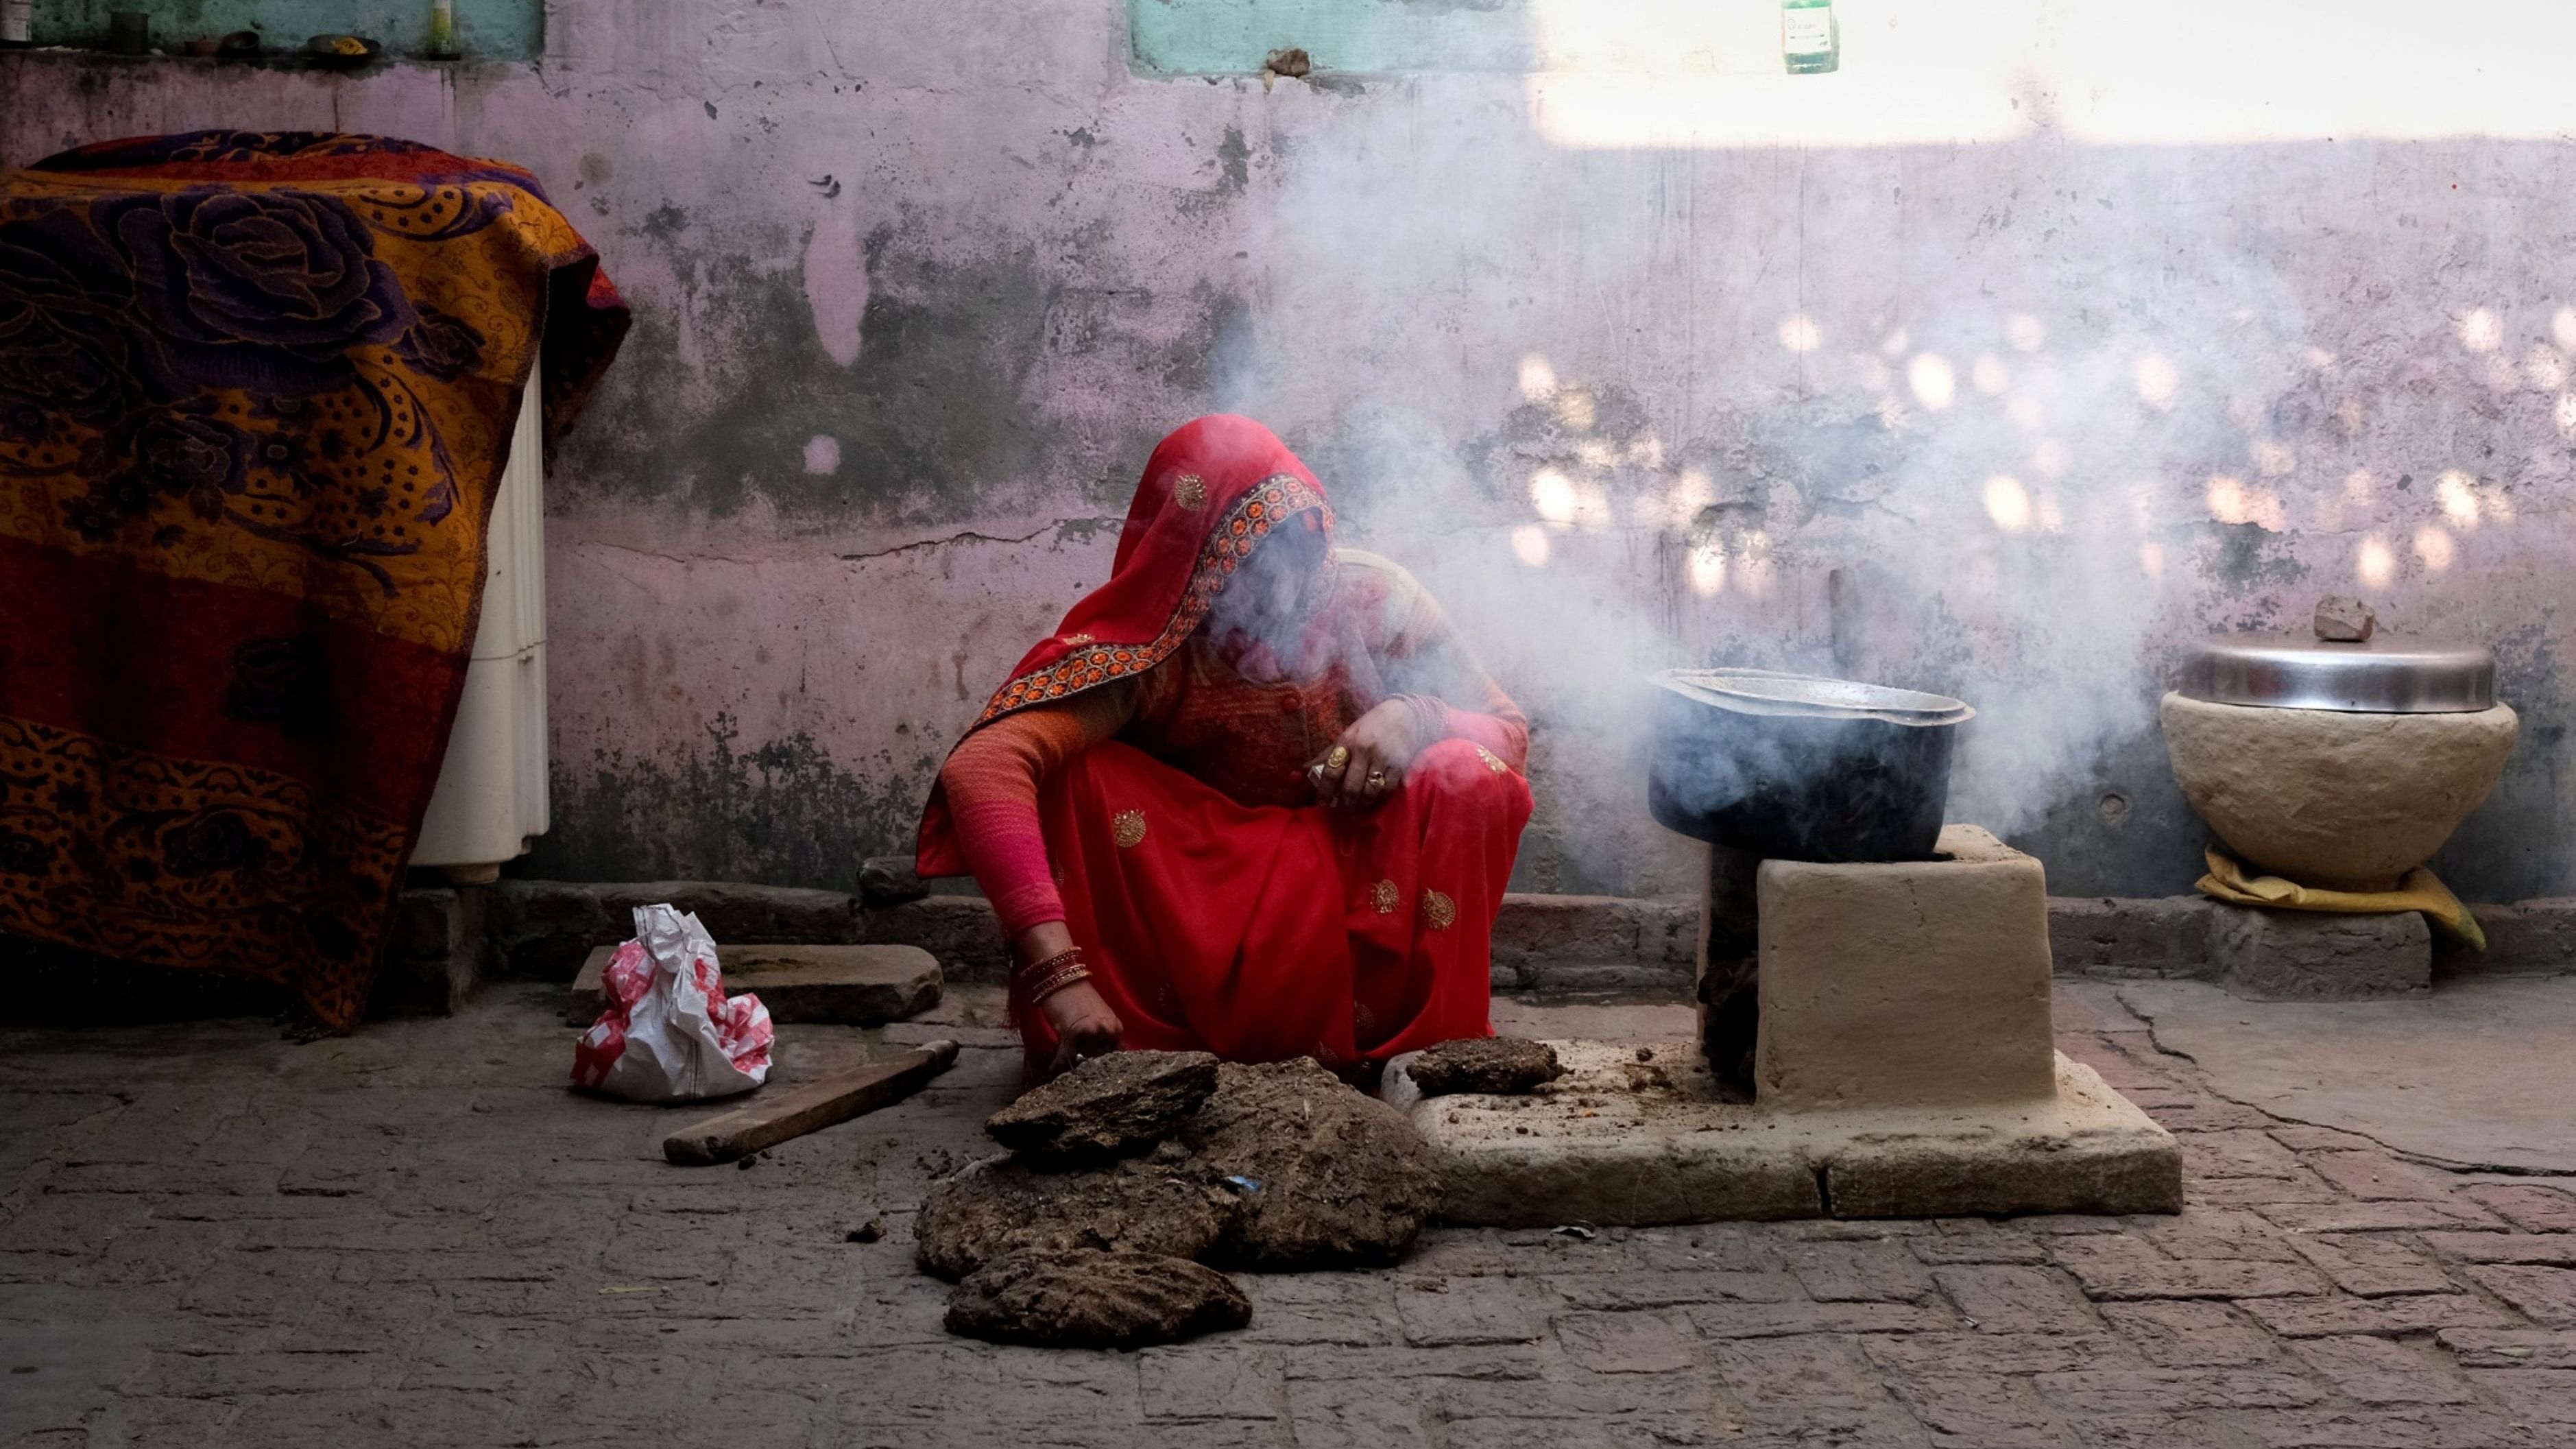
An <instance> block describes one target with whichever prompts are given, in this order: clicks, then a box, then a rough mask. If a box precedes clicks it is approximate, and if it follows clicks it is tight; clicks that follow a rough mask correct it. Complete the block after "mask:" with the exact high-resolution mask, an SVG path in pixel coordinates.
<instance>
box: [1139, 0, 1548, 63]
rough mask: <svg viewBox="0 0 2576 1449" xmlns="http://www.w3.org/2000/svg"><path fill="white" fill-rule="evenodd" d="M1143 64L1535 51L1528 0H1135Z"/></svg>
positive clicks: (1421, 58)
mask: <svg viewBox="0 0 2576 1449" xmlns="http://www.w3.org/2000/svg"><path fill="white" fill-rule="evenodd" d="M1127 20H1128V32H1127V33H1128V40H1129V44H1130V46H1131V48H1132V49H1133V51H1134V54H1135V63H1136V68H1137V69H1138V70H1141V71H1146V72H1149V73H1154V74H1161V75H1248V74H1250V73H1252V72H1254V71H1257V70H1259V69H1261V63H1262V61H1263V60H1264V59H1266V58H1267V57H1268V56H1269V54H1270V52H1272V51H1274V50H1286V49H1289V48H1292V47H1293V48H1296V49H1301V50H1303V51H1305V52H1306V53H1307V55H1309V56H1310V57H1312V58H1313V60H1314V64H1315V68H1316V69H1318V70H1342V71H1360V72H1380V73H1383V72H1389V71H1427V70H1448V71H1521V70H1527V69H1529V68H1530V67H1531V64H1532V62H1533V60H1534V58H1535V55H1536V49H1537V47H1536V46H1535V45H1534V44H1533V29H1534V26H1533V16H1532V14H1531V6H1530V3H1529V0H1128V5H1127Z"/></svg>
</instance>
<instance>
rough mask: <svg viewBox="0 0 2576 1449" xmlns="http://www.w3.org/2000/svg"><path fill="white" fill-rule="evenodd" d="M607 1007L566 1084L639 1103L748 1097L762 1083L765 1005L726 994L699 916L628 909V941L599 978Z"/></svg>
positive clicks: (765, 1074) (584, 1037)
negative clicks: (631, 922) (631, 925)
mask: <svg viewBox="0 0 2576 1449" xmlns="http://www.w3.org/2000/svg"><path fill="white" fill-rule="evenodd" d="M599 986H600V992H601V994H602V995H604V996H606V997H607V998H608V1009H607V1010H606V1011H603V1012H601V1013H600V1014H599V1020H597V1021H595V1022H592V1023H591V1025H590V1030H588V1031H586V1032H583V1033H582V1034H581V1040H580V1041H579V1042H577V1043H575V1044H574V1045H573V1049H572V1084H573V1085H574V1086H576V1087H584V1088H588V1089H589V1090H591V1091H594V1092H605V1093H607V1094H608V1095H610V1096H612V1097H628V1098H632V1099H633V1100H635V1101H638V1102H686V1101H692V1100H695V1099H697V1098H701V1097H730V1096H733V1095H735V1094H736V1093H739V1092H748V1091H750V1090H751V1089H752V1088H754V1087H757V1086H759V1085H760V1084H761V1083H762V1082H764V1081H766V1080H768V1078H769V1042H770V1037H771V1036H772V1034H773V1033H772V1031H771V1028H770V1025H769V1008H768V1007H765V1006H763V1005H761V1004H760V998H759V997H757V996H754V995H752V994H751V993H750V992H747V991H746V992H743V993H742V994H740V995H738V996H734V997H731V998H728V997H726V995H725V994H724V977H723V974H722V973H721V972H719V971H718V970H717V968H716V943H715V941H714V939H713V938H711V937H709V936H708V935H707V928H706V927H704V926H701V925H699V924H698V918H697V917H696V916H695V915H693V914H691V913H689V912H687V911H680V910H674V909H672V908H671V907H669V906H667V905H662V906H637V907H636V908H635V939H634V940H632V941H629V942H627V943H626V944H625V945H622V946H620V947H618V948H617V955H616V957H615V959H613V960H611V961H610V962H609V963H608V970H607V971H605V972H604V973H602V974H601V976H600V982H599Z"/></svg>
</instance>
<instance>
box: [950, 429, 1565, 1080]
mask: <svg viewBox="0 0 2576 1449" xmlns="http://www.w3.org/2000/svg"><path fill="white" fill-rule="evenodd" d="M1528 739H1529V730H1528V723H1527V721H1526V720H1524V719H1523V718H1522V716H1521V712H1520V710H1519V709H1518V708H1516V707H1515V706H1514V705H1513V704H1512V701H1511V699H1510V698H1509V697H1508V696H1506V695H1505V694H1504V693H1503V692H1502V690H1501V689H1500V688H1498V687H1497V686H1496V685H1495V684H1494V682H1493V680H1492V679H1491V678H1489V677H1487V675H1486V674H1485V672H1484V670H1483V669H1481V668H1479V667H1478V666H1477V664H1476V661H1475V660H1474V658H1473V657H1472V656H1471V655H1470V654H1469V653H1468V651H1467V649H1466V647H1465V646H1464V644H1462V643H1461V642H1460V641H1459V639H1458V638H1457V636H1456V635H1455V634H1454V633H1453V632H1452V631H1451V630H1450V628H1449V625H1448V622H1447V620H1446V619H1445V618H1443V617H1442V615H1441V612H1440V607H1439V605H1438V604H1437V603H1436V602H1434V601H1433V600H1432V598H1431V597H1430V595H1428V594H1427V593H1425V592H1423V590H1422V587H1421V586H1420V585H1419V584H1417V583H1415V582H1414V580H1413V577H1412V576H1411V575H1410V574H1408V573H1406V572H1405V571H1404V570H1403V569H1401V568H1398V567H1397V566H1396V565H1394V564H1392V563H1390V562H1388V561H1387V560H1385V559H1382V558H1379V557H1377V556H1376V555H1374V554H1367V553H1362V552H1360V551H1358V550H1356V549H1348V548H1336V547H1335V546H1334V544H1333V513H1332V509H1331V507H1330V506H1329V505H1328V504H1327V503H1326V502H1325V498H1324V490H1323V487H1322V485H1321V484H1319V483H1317V482H1316V481H1315V475H1314V474H1312V473H1311V472H1308V471H1307V469H1306V466H1305V465H1304V464H1303V463H1300V462H1299V461H1298V460H1297V457H1296V455H1295V454H1293V453H1291V452H1289V451H1288V449H1287V447H1286V446H1285V445H1284V444H1282V443H1281V442H1280V441H1279V440H1278V439H1277V438H1276V437H1274V436H1272V435H1271V433H1270V431H1269V430H1268V429H1267V428H1264V427H1262V426H1261V425H1260V424H1258V423H1255V422H1253V421H1251V420H1249V419H1247V418H1239V417H1228V416H1216V417H1205V418H1200V419H1199V420H1197V421H1196V422H1193V423H1191V424H1189V425H1188V426H1186V427H1183V428H1181V429H1180V430H1179V431H1177V432H1175V433H1173V434H1172V435H1171V436H1170V437H1168V438H1165V439H1164V440H1163V442H1162V444H1161V445H1160V446H1158V447H1157V448H1155V450H1154V455H1153V457H1152V458H1151V459H1149V460H1148V461H1147V463H1146V465H1145V476H1144V478H1143V480H1142V481H1141V482H1140V483H1139V484H1138V485H1137V488H1136V500H1135V502H1134V504H1133V505H1132V506H1131V507H1130V508H1129V509H1128V512H1127V523H1126V527H1125V529H1124V530H1123V531H1122V532H1121V533H1120V534H1119V537H1118V551H1117V556H1116V560H1115V562H1114V563H1113V564H1112V566H1111V573H1110V577H1109V581H1108V582H1107V583H1105V584H1103V585H1101V586H1100V587H1099V588H1098V589H1096V590H1094V591H1093V592H1092V593H1091V594H1090V595H1088V596H1087V597H1085V598H1084V599H1083V600H1082V601H1081V602H1080V603H1077V604H1075V605H1074V606H1073V610H1072V612H1071V613H1069V614H1067V615H1066V616H1065V620H1064V623H1063V624H1062V625H1060V626H1059V627H1058V628H1057V630H1056V632H1055V634H1054V635H1053V636H1051V637H1050V638H1048V639H1046V640H1044V641H1042V642H1041V643H1039V645H1038V646H1037V647H1036V648H1035V649H1032V650H1031V651H1029V653H1028V655H1027V657H1026V658H1024V659H1022V660H1021V661H1020V664H1019V667H1018V668H1016V669H1014V670H1013V671H1012V672H1011V679H1010V682H1009V683H1007V684H1005V685H1004V686H1003V687H1002V689H1001V691H1000V692H999V693H997V694H996V695H994V696H993V699H992V702H991V703H989V704H987V705H986V706H985V707H984V711H983V713H982V715H981V716H979V717H978V718H977V720H976V722H975V724H974V726H973V727H972V729H970V731H969V732H968V734H967V736H966V737H965V739H963V740H962V741H960V742H959V744H958V746H957V748H956V750H955V752H954V753H952V754H951V755H950V756H949V759H948V763H947V764H946V766H945V767H943V768H942V769H941V771H940V776H939V783H938V785H937V786H936V787H935V788H934V789H933V790H932V792H931V797H930V806H929V809H928V811H927V812H926V813H925V815H924V818H923V820H922V829H921V850H920V868H921V873H922V874H923V875H924V876H941V875H958V874H966V873H971V874H973V875H974V877H975V879H976V880H977V882H978V883H979V884H981V885H982V886H983V888H984V892H985V894H986V895H987V896H989V897H990V898H991V899H992V902H993V907H994V910H995V911H996V912H997V913H998V914H999V915H1000V917H1001V921H1002V926H1003V929H1004V930H1005V932H1006V933H1008V935H1009V936H1010V939H1011V945H1012V952H1013V957H1014V960H1015V962H1016V963H1017V969H1016V971H1015V972H1014V975H1013V978H1012V983H1011V1007H1012V1011H1013V1015H1014V1019H1015V1020H1017V1021H1018V1022H1019V1024H1020V1031H1021V1035H1022V1038H1023V1040H1024V1042H1025V1043H1026V1046H1027V1052H1028V1065H1029V1068H1030V1070H1031V1072H1032V1073H1033V1074H1038V1075H1051V1074H1053V1073H1055V1072H1060V1071H1062V1070H1064V1069H1065V1068H1066V1067H1068V1066H1071V1065H1072V1064H1073V1063H1074V1062H1075V1061H1076V1060H1078V1059H1079V1058H1081V1057H1083V1056H1087V1055H1097V1054H1099V1053H1101V1052H1107V1051H1114V1050H1116V1049H1118V1048H1119V1047H1121V1046H1126V1047H1136V1048H1152V1049H1160V1050H1200V1051H1211V1052H1214V1053H1216V1054H1217V1055H1219V1056H1221V1057H1225V1058H1227V1059H1229V1060H1233V1061H1273V1060H1280V1059H1284V1058H1289V1057H1298V1056H1311V1057H1314V1058H1316V1059H1317V1060H1319V1061H1321V1062H1323V1063H1325V1064H1326V1065H1328V1066H1332V1067H1336V1068H1357V1067H1359V1066H1361V1064H1364V1063H1373V1062H1383V1061H1384V1060H1385V1059H1386V1058H1388V1057H1390V1056H1392V1055H1394V1054H1396V1053H1398V1052H1405V1051H1412V1050H1414V1049H1416V1048H1419V1047H1426V1046H1430V1045H1432V1044H1433V1043H1435V1042H1441V1041H1447V1040H1450V1039H1452V1038H1456V1037H1476V1036H1487V1035H1490V1034H1491V1033H1492V1031H1493V1028H1492V1026H1491V1024H1490V1023H1489V1022H1488V1021H1487V1019H1486V1010H1487V1005H1488V979H1489V977H1488V973H1489V970H1490V966H1489V959H1488V958H1489V948H1490V945H1491V940H1492V930H1493V922H1494V915H1495V912H1496V911H1497V910H1498V909H1499V908H1500V907H1501V904H1502V899H1503V884H1504V881H1505V880H1506V879H1507V878H1508V877H1509V876H1510V874H1511V868H1512V857H1513V854H1514V852H1515V851H1516V850H1517V849H1518V847H1519V842H1520V832H1521V827H1522V825H1523V824H1524V823H1526V822H1527V821H1528V819H1529V812H1530V795H1529V787H1528V785H1527V783H1526V782H1525V781H1524V780H1523V779H1522V774H1521V772H1522V769H1523V767H1524V764H1525V763H1526V760H1527V757H1528Z"/></svg>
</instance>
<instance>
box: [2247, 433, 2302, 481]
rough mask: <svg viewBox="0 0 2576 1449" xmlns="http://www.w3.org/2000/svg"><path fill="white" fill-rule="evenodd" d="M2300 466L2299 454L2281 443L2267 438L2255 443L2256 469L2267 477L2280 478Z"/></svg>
mask: <svg viewBox="0 0 2576 1449" xmlns="http://www.w3.org/2000/svg"><path fill="white" fill-rule="evenodd" d="M2298 466H2299V460H2298V456H2297V455H2296V454H2294V453H2292V452H2291V451H2290V450H2289V449H2288V448H2286V447H2284V446H2282V445H2281V444H2279V443H2275V442H2272V441H2271V440H2269V439H2265V440H2263V441H2261V442H2258V443H2256V444H2255V445H2254V471H2255V472H2258V473H2260V474H2262V475H2263V476H2264V477H2266V478H2278V477H2280V476H2282V475H2283V474H2285V473H2288V472H2289V471H2290V470H2291V469H2293V468H2296V467H2298Z"/></svg>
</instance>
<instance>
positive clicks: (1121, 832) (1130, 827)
mask: <svg viewBox="0 0 2576 1449" xmlns="http://www.w3.org/2000/svg"><path fill="white" fill-rule="evenodd" d="M1109 838H1110V839H1112V840H1114V841H1117V842H1118V848H1119V849H1120V850H1133V849H1134V848H1135V847H1136V846H1137V845H1138V844H1139V843H1141V842H1142V841H1143V840H1144V839H1145V812H1144V811H1142V810H1121V811H1119V812H1118V813H1117V814H1115V815H1113V816H1111V817H1109Z"/></svg>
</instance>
